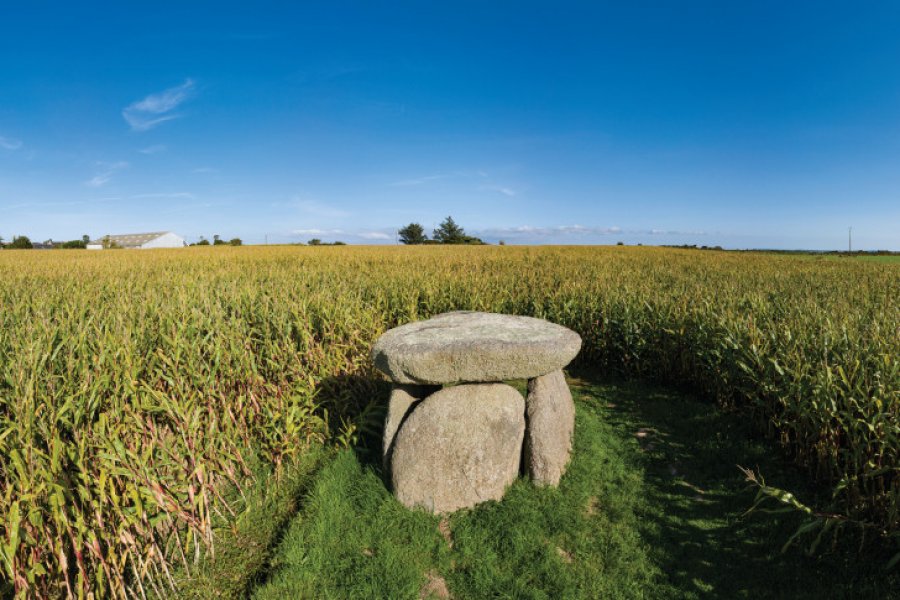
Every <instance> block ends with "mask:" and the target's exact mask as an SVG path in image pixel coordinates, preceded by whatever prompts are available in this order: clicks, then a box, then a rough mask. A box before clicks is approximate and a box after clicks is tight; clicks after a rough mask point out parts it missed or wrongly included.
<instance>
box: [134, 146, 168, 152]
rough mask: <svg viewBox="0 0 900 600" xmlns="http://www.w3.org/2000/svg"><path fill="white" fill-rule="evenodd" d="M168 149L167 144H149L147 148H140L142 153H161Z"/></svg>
mask: <svg viewBox="0 0 900 600" xmlns="http://www.w3.org/2000/svg"><path fill="white" fill-rule="evenodd" d="M165 151H166V145H165V144H153V145H152V146H147V147H146V148H141V149H140V150H138V152H140V153H141V154H159V153H160V152H165Z"/></svg>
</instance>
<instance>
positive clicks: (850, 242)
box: [847, 227, 853, 253]
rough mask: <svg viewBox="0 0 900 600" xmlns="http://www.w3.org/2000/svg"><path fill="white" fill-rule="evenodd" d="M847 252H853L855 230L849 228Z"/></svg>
mask: <svg viewBox="0 0 900 600" xmlns="http://www.w3.org/2000/svg"><path fill="white" fill-rule="evenodd" d="M847 252H849V253H852V252H853V228H852V227H849V228H848V229H847Z"/></svg>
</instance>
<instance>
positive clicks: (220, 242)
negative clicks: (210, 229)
mask: <svg viewBox="0 0 900 600" xmlns="http://www.w3.org/2000/svg"><path fill="white" fill-rule="evenodd" d="M227 243H228V242H226V241H225V240H223V239H222V238H221V237H220V236H219V234H218V233H217V234H216V235H214V236H213V246H225V245H226V244H227Z"/></svg>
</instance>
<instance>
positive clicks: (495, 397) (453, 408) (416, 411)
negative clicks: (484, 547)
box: [391, 384, 525, 513]
mask: <svg viewBox="0 0 900 600" xmlns="http://www.w3.org/2000/svg"><path fill="white" fill-rule="evenodd" d="M524 433H525V400H524V399H523V398H522V395H521V394H519V392H517V391H516V390H515V389H514V388H512V387H510V386H508V385H503V384H470V385H458V386H454V387H449V388H444V389H442V390H440V391H438V392H436V393H434V394H432V395H430V396H428V397H427V398H425V399H424V400H422V401H421V402H419V403H418V404H417V405H416V406H415V407H414V408H413V410H412V412H411V413H410V415H409V416H408V417H407V418H406V420H405V421H404V422H403V424H402V425H401V427H400V430H399V431H398V432H397V435H396V438H395V441H394V449H393V455H392V457H391V479H392V483H393V488H394V495H395V496H396V497H397V499H398V500H400V502H402V503H403V504H404V505H406V506H408V507H411V508H412V507H421V508H424V509H426V510H428V511H431V512H434V513H444V512H452V511H455V510H458V509H461V508H468V507H471V506H475V505H476V504H478V503H480V502H484V501H486V500H500V499H501V498H502V497H503V493H504V491H505V490H506V488H507V486H509V485H510V484H511V483H512V482H513V481H514V480H515V478H516V476H517V475H518V472H519V462H520V459H521V451H522V437H523V436H524Z"/></svg>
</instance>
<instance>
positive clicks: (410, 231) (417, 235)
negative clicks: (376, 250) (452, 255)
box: [397, 217, 484, 245]
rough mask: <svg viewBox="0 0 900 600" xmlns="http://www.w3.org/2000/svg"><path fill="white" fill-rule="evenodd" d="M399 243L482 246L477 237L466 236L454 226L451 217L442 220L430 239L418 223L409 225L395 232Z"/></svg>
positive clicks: (462, 230)
mask: <svg viewBox="0 0 900 600" xmlns="http://www.w3.org/2000/svg"><path fill="white" fill-rule="evenodd" d="M397 235H398V236H399V237H400V241H401V242H403V243H404V244H409V245H417V244H476V245H478V244H484V242H483V241H482V240H481V239H480V238H477V237H474V236H471V235H466V231H465V230H464V229H463V228H462V227H460V226H459V225H457V224H456V221H454V220H453V217H447V218H446V219H444V220H443V221H442V222H441V224H440V225H439V226H438V227H437V229H434V230H432V232H431V235H432V237H431V239H428V235H427V234H426V233H425V228H424V227H422V226H421V225H420V224H419V223H410V224H409V225H407V226H406V227H402V228H400V229H399V230H398V231H397Z"/></svg>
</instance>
